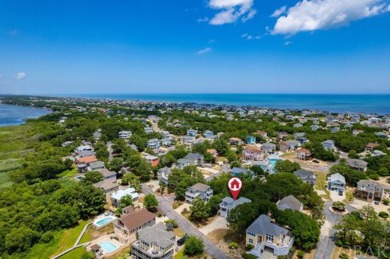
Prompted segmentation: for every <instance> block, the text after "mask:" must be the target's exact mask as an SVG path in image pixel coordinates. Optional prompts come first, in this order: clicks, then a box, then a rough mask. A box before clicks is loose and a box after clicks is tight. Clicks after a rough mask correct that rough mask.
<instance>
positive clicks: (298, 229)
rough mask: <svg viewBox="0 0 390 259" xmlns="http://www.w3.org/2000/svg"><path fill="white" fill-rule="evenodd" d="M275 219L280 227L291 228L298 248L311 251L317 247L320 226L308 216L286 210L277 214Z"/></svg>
mask: <svg viewBox="0 0 390 259" xmlns="http://www.w3.org/2000/svg"><path fill="white" fill-rule="evenodd" d="M275 219H276V222H277V223H278V224H279V225H281V226H289V227H290V229H291V233H292V235H293V236H294V237H295V245H296V246H297V247H299V248H302V249H303V250H306V251H309V250H311V249H313V248H314V247H315V246H316V245H317V243H318V241H319V238H320V226H319V224H318V223H317V222H316V221H315V220H314V219H312V218H311V217H309V216H308V215H306V214H303V213H302V212H300V211H292V210H284V211H281V212H279V213H277V214H276V215H275Z"/></svg>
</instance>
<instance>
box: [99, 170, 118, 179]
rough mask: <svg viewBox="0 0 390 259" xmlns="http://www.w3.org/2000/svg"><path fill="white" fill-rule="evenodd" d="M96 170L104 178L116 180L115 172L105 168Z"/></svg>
mask: <svg viewBox="0 0 390 259" xmlns="http://www.w3.org/2000/svg"><path fill="white" fill-rule="evenodd" d="M96 171H97V172H99V173H101V174H102V175H103V177H104V179H111V180H112V181H115V180H116V172H114V171H110V170H108V169H107V168H102V169H97V170H96Z"/></svg>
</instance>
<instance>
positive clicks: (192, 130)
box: [187, 129, 198, 137]
mask: <svg viewBox="0 0 390 259" xmlns="http://www.w3.org/2000/svg"><path fill="white" fill-rule="evenodd" d="M196 134H198V131H197V130H194V129H189V130H187V136H190V137H195V136H196Z"/></svg>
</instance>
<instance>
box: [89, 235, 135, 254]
mask: <svg viewBox="0 0 390 259" xmlns="http://www.w3.org/2000/svg"><path fill="white" fill-rule="evenodd" d="M111 237H115V234H110V235H105V236H101V237H98V238H97V239H94V240H92V241H91V243H90V244H89V245H88V246H87V250H88V251H91V246H93V245H95V244H97V245H100V243H103V242H104V241H108V242H111V243H112V244H114V245H115V246H116V247H117V249H116V250H115V251H113V252H112V253H105V252H104V251H103V256H110V255H112V254H115V253H116V252H118V251H119V250H121V249H123V248H124V247H129V245H130V242H128V244H127V243H126V244H122V243H121V242H119V241H118V240H116V239H111ZM131 242H133V240H132V241H131Z"/></svg>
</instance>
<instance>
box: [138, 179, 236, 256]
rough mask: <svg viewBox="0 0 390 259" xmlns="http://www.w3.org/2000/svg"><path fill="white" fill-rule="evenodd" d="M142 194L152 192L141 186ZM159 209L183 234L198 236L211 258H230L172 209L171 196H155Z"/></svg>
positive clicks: (172, 198)
mask: <svg viewBox="0 0 390 259" xmlns="http://www.w3.org/2000/svg"><path fill="white" fill-rule="evenodd" d="M142 192H143V193H144V194H148V193H152V194H153V191H152V190H151V189H150V188H149V187H148V186H147V185H145V184H142ZM156 198H157V200H158V203H159V207H160V209H161V211H162V212H163V213H164V214H165V215H166V216H167V217H168V218H170V219H174V220H175V221H176V222H177V224H178V225H179V226H180V227H181V228H182V229H183V230H184V232H186V233H188V234H189V235H194V236H198V237H200V238H201V239H202V240H203V244H204V246H205V251H206V252H207V253H208V254H210V255H211V256H212V257H213V258H217V259H228V258H230V257H229V256H228V255H227V254H225V252H223V251H222V250H221V249H219V248H218V247H217V246H216V245H214V244H213V243H212V242H211V241H210V240H209V239H207V238H206V236H205V235H203V234H202V233H201V232H200V231H199V230H198V229H197V228H196V227H195V226H194V225H192V224H191V223H190V222H189V221H188V220H186V219H185V218H184V217H183V216H181V215H180V214H179V213H177V212H176V211H175V210H174V209H173V208H172V203H173V200H174V197H173V195H171V196H168V197H161V196H156Z"/></svg>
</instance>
